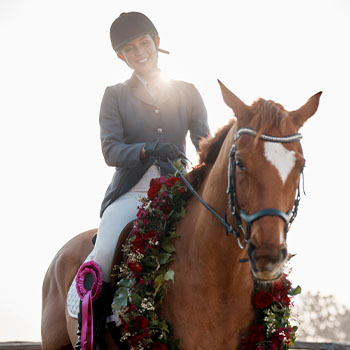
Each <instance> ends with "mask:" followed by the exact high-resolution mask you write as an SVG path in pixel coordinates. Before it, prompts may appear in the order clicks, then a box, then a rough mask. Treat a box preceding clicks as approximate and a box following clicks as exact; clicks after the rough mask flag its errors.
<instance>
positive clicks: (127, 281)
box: [118, 278, 135, 288]
mask: <svg viewBox="0 0 350 350" xmlns="http://www.w3.org/2000/svg"><path fill="white" fill-rule="evenodd" d="M134 284H135V280H134V279H133V278H122V279H121V280H120V281H119V282H118V286H119V287H125V288H131V287H132V286H133V285H134Z"/></svg>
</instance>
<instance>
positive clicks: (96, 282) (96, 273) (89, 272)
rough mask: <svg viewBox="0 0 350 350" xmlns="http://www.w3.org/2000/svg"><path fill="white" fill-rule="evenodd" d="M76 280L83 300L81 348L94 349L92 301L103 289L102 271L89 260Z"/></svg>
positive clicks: (85, 349)
mask: <svg viewBox="0 0 350 350" xmlns="http://www.w3.org/2000/svg"><path fill="white" fill-rule="evenodd" d="M75 281H76V288H77V292H78V295H79V298H80V299H81V300H82V307H81V314H82V315H81V316H82V327H81V328H82V329H81V349H82V350H92V349H93V345H94V315H93V308H92V303H93V302H94V301H95V300H96V299H97V298H98V296H99V294H100V292H101V289H102V271H101V269H100V267H99V266H98V264H97V263H96V262H95V261H93V260H91V261H87V262H85V263H84V264H83V265H81V266H80V268H79V270H78V273H77V277H76V280H75Z"/></svg>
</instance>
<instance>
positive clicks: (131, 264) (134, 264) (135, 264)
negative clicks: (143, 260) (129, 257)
mask: <svg viewBox="0 0 350 350" xmlns="http://www.w3.org/2000/svg"><path fill="white" fill-rule="evenodd" d="M128 268H129V269H130V270H131V271H133V272H141V271H142V265H141V264H140V263H139V262H129V263H128Z"/></svg>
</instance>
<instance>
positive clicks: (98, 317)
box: [74, 282, 113, 350]
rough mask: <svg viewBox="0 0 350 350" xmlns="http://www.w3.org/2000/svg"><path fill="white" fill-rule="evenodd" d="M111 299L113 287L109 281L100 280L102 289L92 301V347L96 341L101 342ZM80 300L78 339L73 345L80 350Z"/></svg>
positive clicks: (76, 349)
mask: <svg viewBox="0 0 350 350" xmlns="http://www.w3.org/2000/svg"><path fill="white" fill-rule="evenodd" d="M112 301H113V289H112V286H111V284H110V283H107V282H102V289H101V292H100V295H99V296H98V298H97V299H96V300H95V301H94V302H93V303H92V310H93V314H94V349H96V345H97V343H100V342H102V343H103V333H104V328H105V324H106V318H107V316H108V315H109V314H110V312H111V304H112ZM81 308H82V302H81V301H80V306H79V314H78V331H77V335H78V339H77V343H76V345H75V347H74V349H75V350H81V328H82V311H81Z"/></svg>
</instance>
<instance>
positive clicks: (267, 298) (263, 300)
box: [254, 290, 273, 309]
mask: <svg viewBox="0 0 350 350" xmlns="http://www.w3.org/2000/svg"><path fill="white" fill-rule="evenodd" d="M272 301H273V296H272V294H271V293H270V292H265V291H263V290H261V291H259V292H258V293H256V294H255V297H254V304H255V306H256V307H257V308H258V309H265V308H266V307H268V306H269V305H270V304H271V303H272Z"/></svg>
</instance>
